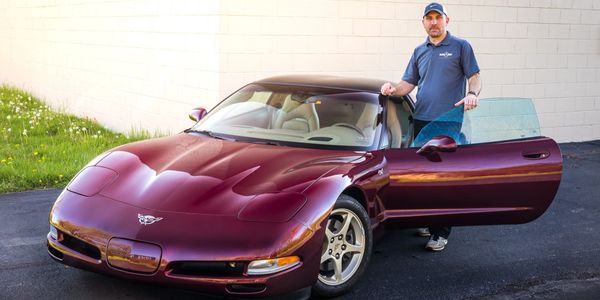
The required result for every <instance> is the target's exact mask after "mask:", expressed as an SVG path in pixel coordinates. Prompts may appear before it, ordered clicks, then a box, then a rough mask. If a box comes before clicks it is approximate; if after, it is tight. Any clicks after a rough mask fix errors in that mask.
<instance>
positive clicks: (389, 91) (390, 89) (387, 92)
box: [381, 82, 396, 96]
mask: <svg viewBox="0 0 600 300" xmlns="http://www.w3.org/2000/svg"><path fill="white" fill-rule="evenodd" d="M395 92H396V87H394V85H393V84H391V83H389V82H386V83H384V84H383V85H382V86H381V94H382V95H384V96H391V95H393V94H394V93H395Z"/></svg>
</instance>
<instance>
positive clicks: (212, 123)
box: [191, 84, 382, 150]
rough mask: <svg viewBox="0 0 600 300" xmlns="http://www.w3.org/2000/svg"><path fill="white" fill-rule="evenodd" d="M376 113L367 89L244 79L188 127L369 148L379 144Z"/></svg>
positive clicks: (262, 139)
mask: <svg viewBox="0 0 600 300" xmlns="http://www.w3.org/2000/svg"><path fill="white" fill-rule="evenodd" d="M381 112H382V108H381V105H380V103H379V97H378V95H377V94H373V93H367V92H358V91H348V90H336V89H324V88H315V87H304V86H282V85H275V84H250V85H247V86H245V87H244V88H242V89H240V90H239V91H237V92H235V93H234V94H233V95H231V96H229V97H228V98H227V99H225V100H224V101H223V102H221V103H220V104H219V105H217V107H215V108H214V109H213V110H212V111H211V112H210V113H209V114H208V115H206V117H204V118H203V119H202V120H200V122H198V123H197V124H196V125H194V127H192V128H191V131H198V132H202V133H206V134H209V135H211V136H213V137H222V138H229V139H235V140H242V141H246V142H256V143H269V144H279V145H293V146H297V147H314V148H330V149H352V150H372V149H375V148H377V146H378V143H379V138H378V137H379V132H380V131H381Z"/></svg>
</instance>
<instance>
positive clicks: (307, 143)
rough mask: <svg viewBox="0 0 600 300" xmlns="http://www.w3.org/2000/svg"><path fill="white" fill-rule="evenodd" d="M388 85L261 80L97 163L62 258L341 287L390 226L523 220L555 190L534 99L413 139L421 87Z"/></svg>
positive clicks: (556, 158) (251, 291)
mask: <svg viewBox="0 0 600 300" xmlns="http://www.w3.org/2000/svg"><path fill="white" fill-rule="evenodd" d="M382 84H383V81H379V80H371V79H356V78H342V77H331V76H310V77H309V76H281V77H273V78H268V79H264V80H261V81H257V82H254V83H251V84H248V85H246V86H244V87H243V88H241V89H240V90H238V91H236V92H235V93H233V94H232V95H231V96H229V97H227V98H226V99H225V100H223V101H222V102H221V103H220V104H219V105H217V106H216V107H215V108H214V109H212V110H211V111H210V112H208V113H207V112H206V110H204V109H196V110H194V111H193V112H192V114H190V116H191V117H192V118H193V119H195V120H196V121H198V122H197V123H196V124H195V125H194V126H193V127H191V128H190V129H188V130H185V131H184V132H182V133H180V134H176V135H173V136H169V137H164V138H158V139H152V140H147V141H141V142H135V143H132V144H128V145H123V146H120V147H117V148H115V149H112V150H110V151H108V152H105V153H103V154H101V155H100V156H98V157H97V158H95V159H94V160H93V161H91V162H90V163H89V164H88V165H86V166H85V167H84V168H83V169H82V170H81V171H80V172H79V173H78V174H77V175H76V176H75V178H73V180H72V181H71V182H70V183H69V185H68V186H67V188H66V189H65V190H64V191H63V193H62V194H61V195H60V196H59V197H58V199H57V200H56V203H55V204H54V207H53V208H52V211H51V212H50V232H49V234H48V236H47V239H48V252H49V254H50V256H51V257H52V258H54V259H55V260H58V261H60V262H62V263H64V264H67V265H71V266H75V267H78V268H83V269H87V270H91V271H95V272H101V273H106V274H110V275H114V276H119V277H123V278H128V279H135V280H140V281H146V282H157V283H165V284H172V285H177V286H182V287H186V288H193V289H196V290H199V291H202V292H206V293H211V294H219V295H226V296H248V297H263V296H277V295H282V294H286V293H289V292H293V291H303V292H306V291H307V290H308V291H311V290H312V293H313V294H314V295H318V296H336V295H339V294H341V293H344V292H346V291H348V290H349V289H350V288H351V286H352V285H353V284H354V283H356V282H357V280H358V279H359V277H360V275H361V274H362V273H363V271H364V270H365V268H366V266H367V264H368V261H369V257H370V256H371V252H372V243H373V236H374V234H373V232H380V231H381V230H382V229H383V227H384V226H388V225H393V227H405V228H411V227H422V226H432V225H445V226H448V225H452V226H466V225H486V224H516V223H525V222H529V221H532V220H534V219H535V218H537V217H539V216H540V215H541V214H542V213H544V211H545V210H546V209H547V208H548V206H549V205H550V203H551V202H552V199H553V198H554V196H555V194H556V191H557V189H558V185H559V183H560V179H561V173H562V158H561V153H560V149H559V148H558V146H557V144H556V143H555V142H554V141H553V140H552V139H550V138H547V137H543V136H541V135H540V129H539V124H538V121H537V117H536V113H535V109H534V106H533V104H532V102H531V100H529V99H522V98H496V99H485V100H481V101H480V105H479V107H478V108H477V109H475V110H472V111H469V112H463V109H462V107H458V108H456V109H454V110H451V111H449V112H448V113H447V114H445V115H443V116H441V117H440V118H439V119H437V120H434V121H433V122H431V123H430V124H429V125H428V126H427V127H425V128H424V129H423V130H422V131H421V133H420V134H419V136H417V137H416V138H415V139H413V138H412V123H411V112H412V110H413V107H414V103H413V101H412V99H411V98H410V97H403V98H389V97H384V96H382V95H380V94H379V89H380V86H381V85H382Z"/></svg>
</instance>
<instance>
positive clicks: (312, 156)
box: [97, 133, 364, 215]
mask: <svg viewBox="0 0 600 300" xmlns="http://www.w3.org/2000/svg"><path fill="white" fill-rule="evenodd" d="M363 155H364V153H363V152H354V151H337V150H320V149H310V148H294V147H282V146H274V145H261V144H252V143H244V142H234V141H226V140H219V139H214V138H209V137H205V136H199V135H195V134H185V133H182V134H178V135H174V136H170V137H165V138H159V139H153V140H147V141H141V142H136V143H132V144H128V145H124V146H121V147H118V148H116V149H114V150H113V151H112V152H111V153H110V154H109V155H108V156H106V157H105V158H103V159H102V160H101V161H100V162H99V163H98V164H97V166H100V167H105V168H109V169H112V170H114V171H116V172H117V173H118V176H117V179H116V180H114V181H113V182H112V183H111V184H109V185H108V186H106V187H105V188H104V189H103V190H102V192H101V194H102V195H103V196H106V197H110V198H112V199H115V200H118V201H121V202H125V203H128V204H131V205H135V206H139V207H142V208H146V209H152V210H157V211H172V212H185V213H207V214H222V215H234V214H236V213H237V212H238V211H239V210H240V209H241V208H242V207H244V206H245V205H246V204H248V203H249V202H251V201H252V199H253V198H255V196H256V195H261V194H262V195H264V194H269V193H275V192H290V193H298V192H302V191H303V190H304V189H306V188H307V187H308V186H310V184H312V183H313V182H315V181H316V180H317V179H319V178H320V177H321V176H323V175H324V174H326V173H327V172H329V171H330V170H332V169H334V168H336V167H337V166H340V165H342V164H345V163H349V162H352V161H354V160H357V159H359V158H361V157H362V156H363ZM279 198H281V199H282V200H281V201H285V197H279Z"/></svg>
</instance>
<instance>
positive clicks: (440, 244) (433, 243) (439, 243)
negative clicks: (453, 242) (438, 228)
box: [425, 236, 448, 251]
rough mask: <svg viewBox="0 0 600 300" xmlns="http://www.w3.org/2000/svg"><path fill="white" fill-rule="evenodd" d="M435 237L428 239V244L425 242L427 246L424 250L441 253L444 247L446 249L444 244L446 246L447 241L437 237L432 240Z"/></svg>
mask: <svg viewBox="0 0 600 300" xmlns="http://www.w3.org/2000/svg"><path fill="white" fill-rule="evenodd" d="M434 238H435V237H434V236H432V237H431V238H430V239H429V242H427V245H425V249H427V250H431V251H442V250H444V247H446V244H448V240H447V239H445V238H443V237H441V236H438V237H437V239H434Z"/></svg>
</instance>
